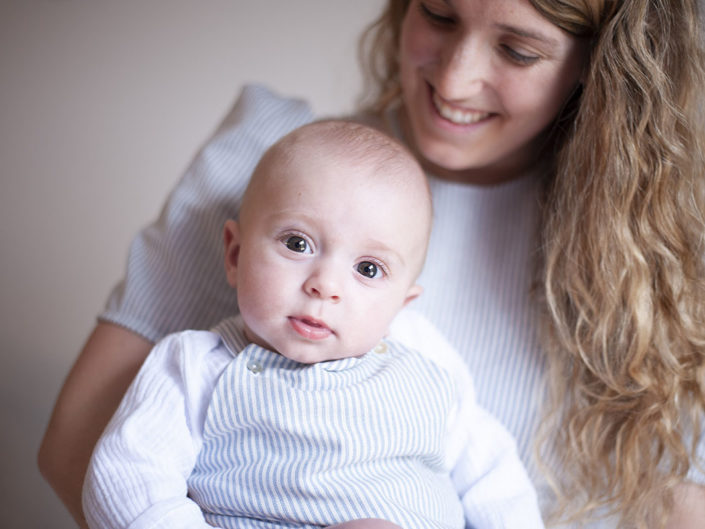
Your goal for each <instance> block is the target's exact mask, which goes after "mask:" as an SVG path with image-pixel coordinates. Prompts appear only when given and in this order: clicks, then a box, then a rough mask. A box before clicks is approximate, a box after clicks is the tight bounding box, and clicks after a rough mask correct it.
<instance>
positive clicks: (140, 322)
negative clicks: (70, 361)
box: [99, 85, 313, 342]
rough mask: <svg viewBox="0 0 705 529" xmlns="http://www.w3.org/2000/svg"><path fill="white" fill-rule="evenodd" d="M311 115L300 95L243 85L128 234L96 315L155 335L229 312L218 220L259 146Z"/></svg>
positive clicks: (232, 206) (231, 300)
mask: <svg viewBox="0 0 705 529" xmlns="http://www.w3.org/2000/svg"><path fill="white" fill-rule="evenodd" d="M312 119H313V115H312V113H311V110H310V109H309V107H308V106H307V105H306V104H305V103H304V102H302V101H298V100H293V99H285V98H281V97H278V96H276V95H274V94H272V93H271V92H270V91H268V90H267V89H266V88H263V87H261V86H255V85H250V86H246V87H245V88H244V89H243V91H242V93H241V95H240V97H239V98H238V100H237V102H236V104H235V106H234V107H233V109H232V111H231V112H230V114H229V115H228V116H227V117H226V119H225V120H224V121H223V123H222V124H221V126H220V127H219V129H218V131H217V132H216V133H215V135H214V136H213V138H212V139H211V140H210V141H209V142H208V143H207V144H206V145H205V147H204V148H203V149H202V150H201V151H200V152H199V153H198V155H197V156H196V158H195V159H194V161H193V162H192V163H191V165H190V167H189V168H188V169H187V171H186V173H185V174H184V176H183V177H182V179H181V180H180V182H179V183H178V185H177V186H176V188H175V189H174V190H173V191H172V192H171V193H170V195H169V197H168V199H167V202H166V204H165V205H164V207H163V209H162V211H161V213H160V215H159V218H158V219H157V220H156V221H155V222H153V223H152V224H151V225H149V226H147V227H146V228H144V229H143V230H142V231H141V232H140V233H138V235H137V236H136V237H135V239H134V240H133V242H132V244H131V246H130V250H129V254H128V261H127V270H126V274H125V277H124V279H123V280H122V281H121V282H120V283H119V284H118V285H117V286H116V287H115V288H114V289H113V291H112V293H111V295H110V297H109V300H108V302H107V305H106V307H105V310H104V311H103V312H102V314H100V316H99V320H101V321H105V322H111V323H115V324H118V325H120V326H122V327H125V328H127V329H129V330H131V331H133V332H135V333H137V334H140V335H142V336H144V337H145V338H147V339H149V340H151V341H153V342H156V341H158V340H159V339H161V338H162V337H164V336H166V335H167V334H169V333H172V332H176V331H179V330H183V329H187V328H189V329H208V328H210V327H212V326H213V325H215V324H216V323H218V322H219V321H221V320H222V319H223V318H225V317H227V316H230V315H232V314H235V313H237V304H236V302H235V296H233V294H232V291H231V289H229V288H228V286H227V283H226V281H225V277H224V272H223V248H222V246H223V242H222V241H223V225H224V223H225V221H226V220H227V219H228V218H234V217H236V215H237V213H238V211H239V208H240V201H241V198H242V194H243V192H244V190H245V188H246V187H247V183H248V182H249V179H250V175H251V173H252V170H253V169H254V167H255V165H256V164H257V162H258V161H259V158H260V157H261V155H262V154H263V153H264V151H265V150H266V149H267V148H268V147H269V146H270V145H271V144H272V143H274V142H275V141H276V140H278V139H279V138H280V137H281V136H283V135H285V134H286V133H288V132H289V131H291V130H293V129H294V128H296V127H298V126H300V125H303V124H305V123H307V122H309V121H311V120H312Z"/></svg>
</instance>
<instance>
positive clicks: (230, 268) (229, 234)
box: [223, 219, 240, 288]
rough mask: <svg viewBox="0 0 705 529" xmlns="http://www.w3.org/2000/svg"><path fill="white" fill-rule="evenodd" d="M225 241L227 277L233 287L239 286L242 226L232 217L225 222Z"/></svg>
mask: <svg viewBox="0 0 705 529" xmlns="http://www.w3.org/2000/svg"><path fill="white" fill-rule="evenodd" d="M223 243H224V245H225V277H226V278H227V280H228V284H229V285H230V286H231V287H233V288H237V260H238V257H239V255H240V226H239V224H238V223H237V222H236V221H234V220H232V219H231V220H228V221H226V222H225V228H224V229H223Z"/></svg>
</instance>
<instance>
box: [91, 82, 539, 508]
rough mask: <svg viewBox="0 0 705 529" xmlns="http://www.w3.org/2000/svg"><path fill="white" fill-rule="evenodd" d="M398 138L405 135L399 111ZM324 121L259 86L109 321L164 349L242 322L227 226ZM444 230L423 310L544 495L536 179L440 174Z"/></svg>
mask: <svg viewBox="0 0 705 529" xmlns="http://www.w3.org/2000/svg"><path fill="white" fill-rule="evenodd" d="M389 118H390V121H389V127H390V128H391V129H392V130H391V132H392V134H393V135H396V136H397V137H399V138H401V139H402V141H403V135H402V133H401V130H400V128H399V124H398V115H397V113H396V112H392V113H390V116H389ZM312 119H313V114H312V113H311V110H310V109H309V107H308V106H307V105H306V104H305V103H303V102H301V101H297V100H292V99H286V98H280V97H278V96H276V95H274V94H273V93H271V92H270V91H269V90H267V89H266V88H264V87H261V86H256V85H251V86H247V87H245V88H244V89H243V92H242V94H241V96H240V98H239V99H238V101H237V103H236V105H235V106H234V108H233V110H232V112H231V113H230V115H229V116H227V117H226V119H225V121H224V122H223V124H222V125H221V126H220V128H219V129H218V131H217V132H216V134H215V135H214V137H213V138H212V139H211V141H210V142H208V144H207V145H206V146H205V147H204V149H203V150H202V151H201V152H200V153H199V154H198V156H197V157H196V159H195V160H194V162H193V163H192V165H191V167H190V168H189V169H188V171H187V172H186V174H185V175H184V177H183V178H182V180H181V181H180V183H179V185H178V186H177V187H176V188H175V190H174V191H173V192H172V193H171V195H170V196H169V200H168V202H167V204H166V206H165V208H164V210H163V211H162V214H161V215H160V217H159V219H158V220H157V221H156V222H155V223H154V224H152V225H150V226H149V227H147V228H146V229H145V230H143V231H142V232H141V233H140V234H139V235H138V236H137V237H136V239H135V240H134V242H133V243H132V246H131V248H130V254H129V260H128V268H127V273H126V277H125V279H124V280H123V281H122V282H121V283H119V284H118V286H117V287H116V288H115V290H114V291H113V293H112V295H111V296H110V299H109V301H108V304H107V307H106V309H105V311H104V312H103V313H102V314H101V316H100V319H101V320H103V321H109V322H113V323H116V324H118V325H121V326H123V327H126V328H128V329H131V330H133V331H134V332H137V333H138V334H141V335H143V336H145V337H146V338H148V339H150V340H152V341H155V342H156V341H158V340H159V339H160V338H162V337H163V336H165V335H167V334H169V333H172V332H175V331H179V330H183V329H208V328H210V327H212V326H214V325H215V324H217V323H218V322H219V321H221V320H222V319H223V318H225V317H227V316H229V315H231V314H234V313H236V312H237V305H236V302H235V300H234V296H232V295H231V294H230V292H229V289H228V288H227V284H226V283H225V280H224V276H223V273H222V262H223V250H222V226H223V224H224V222H225V220H227V218H229V217H232V216H234V215H235V214H236V213H237V211H238V209H239V205H240V199H241V196H242V193H243V191H244V189H245V187H246V185H247V182H248V180H249V177H250V174H251V172H252V169H253V168H254V166H255V165H256V163H257V161H258V159H259V157H260V156H261V155H262V154H263V152H264V150H265V149H266V148H267V147H268V146H269V145H271V144H272V143H274V142H275V141H276V140H277V139H279V138H280V137H281V136H283V135H284V134H286V133H287V132H289V131H290V130H292V129H293V128H295V127H297V126H299V125H302V124H304V123H306V122H308V121H311V120H312ZM429 181H430V185H431V190H432V193H433V201H434V221H433V222H434V227H433V231H432V234H431V241H430V247H429V252H428V257H427V260H426V266H425V269H424V272H423V274H422V276H421V278H420V283H421V284H422V285H423V286H424V292H423V294H422V295H421V296H420V298H418V299H417V300H415V301H414V302H413V307H414V308H415V309H416V310H418V311H419V312H421V313H423V314H424V315H425V316H426V317H427V318H428V319H429V320H431V321H432V322H433V323H434V324H435V325H436V326H437V327H438V328H439V329H440V330H441V331H442V333H443V334H444V335H445V337H446V338H447V339H448V341H449V342H450V343H451V344H452V345H453V346H454V347H455V348H456V349H457V350H458V351H459V352H460V354H461V355H462V357H463V358H464V359H465V361H466V363H467V365H468V366H469V368H470V370H471V372H472V375H473V378H474V381H475V384H476V390H477V398H478V401H479V403H480V404H481V405H482V406H484V407H485V408H486V409H487V410H488V411H489V412H490V413H492V414H494V415H495V416H496V417H497V418H498V419H499V420H500V422H502V423H503V424H504V425H505V426H506V427H507V428H508V429H509V431H510V432H511V433H512V434H513V435H514V436H515V437H516V439H517V442H518V448H519V452H520V455H521V457H522V460H523V461H524V464H525V465H526V466H527V468H528V470H529V473H530V475H531V476H532V478H533V479H534V480H535V484H536V485H537V486H539V487H540V488H539V494H540V495H541V493H542V491H545V486H544V485H545V484H544V483H543V482H542V481H541V480H540V479H539V477H538V472H537V469H536V466H535V464H534V459H533V456H532V454H533V445H532V438H533V434H534V431H535V428H536V422H537V418H538V415H537V412H538V408H539V403H540V402H541V398H542V391H543V387H544V386H543V384H542V380H541V376H542V373H543V359H542V355H541V353H540V349H539V347H538V339H537V326H536V322H535V315H534V313H533V312H532V304H531V300H530V287H531V277H532V274H531V271H532V269H531V267H532V260H531V258H532V253H533V252H534V251H535V247H534V245H535V243H536V237H535V230H536V226H537V218H538V194H537V179H536V178H535V177H534V176H533V175H527V176H526V177H525V178H523V179H520V180H517V181H514V182H509V183H506V184H502V185H497V186H491V187H476V186H470V185H464V184H460V183H455V182H449V181H446V180H441V179H437V178H434V177H433V176H429Z"/></svg>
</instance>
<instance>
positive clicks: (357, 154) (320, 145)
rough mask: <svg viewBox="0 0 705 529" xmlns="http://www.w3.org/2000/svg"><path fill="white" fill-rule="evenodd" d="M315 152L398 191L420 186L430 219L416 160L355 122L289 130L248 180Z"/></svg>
mask: <svg viewBox="0 0 705 529" xmlns="http://www.w3.org/2000/svg"><path fill="white" fill-rule="evenodd" d="M318 153H321V154H325V155H326V156H332V157H333V158H336V159H338V160H339V163H340V164H341V167H342V168H345V167H349V166H350V165H349V164H355V165H356V166H361V165H368V164H369V165H372V166H373V168H374V171H373V173H374V174H375V176H377V175H379V177H380V178H385V179H387V180H389V181H391V182H392V183H393V184H394V185H395V186H400V188H404V187H407V186H409V187H411V186H415V185H416V186H421V187H422V188H423V189H424V193H425V194H426V196H427V206H428V215H429V219H430V218H431V217H432V205H431V195H430V191H429V189H428V182H427V180H426V176H425V173H424V172H423V169H422V168H421V166H420V165H419V163H418V161H417V160H416V158H415V157H414V156H413V155H412V154H411V152H410V151H409V150H408V149H407V148H406V147H405V146H404V145H402V144H401V143H400V142H398V141H397V140H396V139H394V138H392V137H390V136H388V135H387V134H385V133H384V132H382V131H379V130H377V129H374V128H372V127H370V126H368V125H363V124H361V123H358V122H355V121H349V120H333V119H328V120H320V121H314V122H312V123H309V124H307V125H304V126H302V127H299V128H297V129H295V130H293V131H292V132H290V133H289V134H287V135H286V136H284V137H283V138H281V139H280V140H279V141H277V142H276V143H275V144H274V145H272V146H271V147H270V148H269V149H268V150H267V151H266V152H265V154H264V155H263V156H262V159H261V160H260V162H259V163H258V164H257V167H256V168H255V171H254V173H253V177H252V181H255V180H256V179H257V177H258V173H260V172H261V171H263V170H265V169H266V168H267V167H270V166H271V164H272V163H278V164H281V165H282V166H283V167H287V166H289V165H290V164H292V163H294V162H295V160H297V159H299V157H301V156H302V154H305V155H306V156H311V157H314V156H316V155H317V154H318ZM252 181H251V182H250V186H248V189H247V191H246V192H245V198H244V199H243V200H244V202H245V204H243V207H246V202H247V195H248V191H250V188H252V187H253V185H252ZM429 224H430V222H429ZM429 232H430V226H429Z"/></svg>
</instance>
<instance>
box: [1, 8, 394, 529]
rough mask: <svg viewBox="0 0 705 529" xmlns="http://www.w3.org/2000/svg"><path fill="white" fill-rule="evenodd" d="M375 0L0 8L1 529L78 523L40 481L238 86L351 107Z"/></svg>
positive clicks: (322, 107)
mask: <svg viewBox="0 0 705 529" xmlns="http://www.w3.org/2000/svg"><path fill="white" fill-rule="evenodd" d="M381 4H382V2H381V1H379V0H364V1H363V0H354V1H350V0H296V1H293V0H256V1H254V0H253V1H251V2H245V1H235V0H231V1H225V0H129V1H127V0H122V1H109V0H93V1H90V2H89V1H85V0H0V171H1V172H0V176H1V178H2V180H1V182H2V184H1V185H2V187H1V188H0V243H1V245H2V246H1V247H2V262H1V264H0V289H1V290H0V293H1V300H2V301H1V304H0V307H1V311H2V312H1V314H0V343H1V344H2V346H1V347H2V367H1V368H0V378H1V380H0V396H1V398H2V402H1V406H0V428H1V429H2V430H1V431H2V433H0V458H1V459H0V513H2V514H0V516H1V517H2V521H1V522H0V525H2V526H3V527H11V528H13V529H14V528H24V527H26V528H35V527H52V528H59V529H60V528H68V527H73V524H72V523H71V521H70V519H69V517H68V515H67V514H66V513H65V512H64V510H63V508H62V506H61V505H60V504H59V502H58V500H56V499H55V497H54V496H53V494H52V493H51V491H50V490H49V488H48V486H47V485H46V484H45V483H44V482H43V481H42V480H41V478H40V477H39V473H38V471H37V470H36V465H35V454H36V451H37V448H38V445H39V441H40V438H41V435H42V433H43V430H44V427H45V425H46V421H47V419H48V417H49V413H50V411H51V407H52V404H53V401H54V398H55V396H56V395H57V392H58V391H59V388H60V385H61V383H62V381H63V378H64V376H65V375H66V373H67V371H68V369H69V367H70V365H71V363H72V361H73V359H74V357H75V355H76V353H77V352H78V350H79V349H80V347H81V345H82V342H83V340H84V339H85V337H86V334H87V332H88V331H89V329H90V328H91V327H92V325H93V323H94V317H95V314H96V313H97V312H98V311H99V310H100V308H101V306H102V304H103V302H104V300H105V298H106V295H107V294H108V291H109V290H110V287H111V286H112V284H113V283H114V282H115V281H116V280H117V279H118V278H119V277H120V276H121V274H122V270H123V265H124V260H125V255H126V251H127V246H128V242H129V241H130V239H131V237H132V235H133V233H134V232H135V231H136V230H137V229H138V228H140V227H141V226H143V225H144V224H145V223H147V222H148V221H149V220H151V219H152V218H153V217H154V216H155V215H156V214H157V212H158V210H159V207H160V205H161V203H162V202H163V200H164V198H165V195H166V193H167V192H168V190H169V189H170V188H171V187H172V185H173V184H174V182H175V180H176V179H177V178H178V176H179V175H180V174H181V172H182V171H183V169H184V168H185V166H186V165H187V163H188V162H189V160H190V159H191V157H192V156H193V154H194V153H195V151H196V149H197V148H198V147H199V145H200V144H201V143H202V142H203V141H204V139H205V138H206V137H207V136H208V134H209V133H210V132H211V130H212V129H213V128H214V127H215V125H216V124H217V123H218V121H219V120H220V118H221V117H222V116H223V115H224V114H225V113H226V111H227V109H228V108H229V107H230V105H231V104H232V102H233V101H234V98H235V96H236V95H237V93H238V92H239V89H240V87H241V86H242V85H243V83H246V82H251V81H257V82H261V83H265V84H267V85H269V86H270V87H272V88H273V89H274V90H276V91H278V92H280V93H283V94H287V95H293V96H301V97H305V98H306V99H308V100H309V101H310V102H311V103H312V105H313V107H314V109H315V110H317V111H318V112H319V113H322V114H327V113H337V112H343V111H346V110H348V109H350V108H351V106H352V103H353V101H354V97H355V96H356V95H357V93H358V91H359V75H358V72H357V63H356V59H355V43H356V36H357V34H358V33H359V31H360V30H361V28H362V27H363V26H364V25H365V24H366V23H367V21H369V20H371V19H372V18H373V17H374V16H375V15H376V14H377V13H378V12H379V10H380V9H381Z"/></svg>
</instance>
